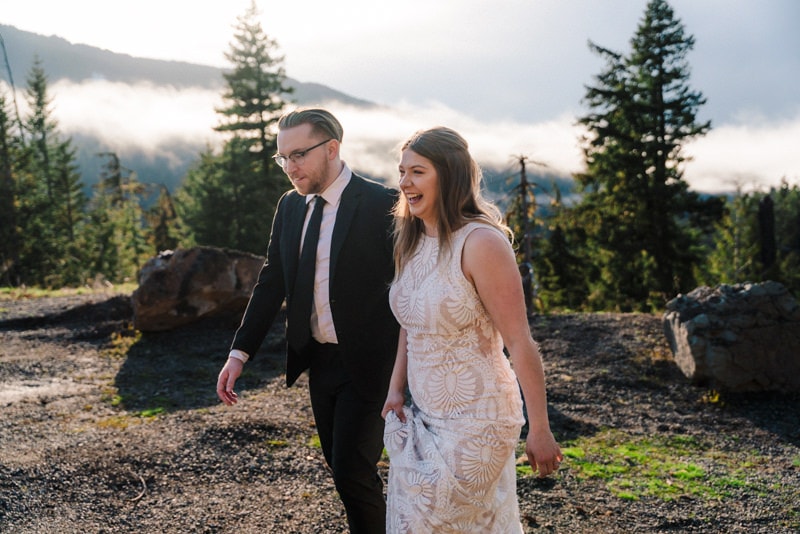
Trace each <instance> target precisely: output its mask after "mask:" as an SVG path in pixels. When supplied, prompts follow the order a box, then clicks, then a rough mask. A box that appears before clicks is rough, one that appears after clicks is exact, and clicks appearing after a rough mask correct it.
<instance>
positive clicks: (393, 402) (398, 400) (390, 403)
mask: <svg viewBox="0 0 800 534" xmlns="http://www.w3.org/2000/svg"><path fill="white" fill-rule="evenodd" d="M405 402H406V396H405V395H404V394H403V392H402V391H389V394H388V395H387V396H386V402H385V403H384V404H383V410H381V417H383V418H384V419H386V414H388V413H389V412H394V413H395V415H396V416H397V418H398V419H400V421H401V422H403V423H405V422H406V413H405V412H404V411H403V405H404V404H405Z"/></svg>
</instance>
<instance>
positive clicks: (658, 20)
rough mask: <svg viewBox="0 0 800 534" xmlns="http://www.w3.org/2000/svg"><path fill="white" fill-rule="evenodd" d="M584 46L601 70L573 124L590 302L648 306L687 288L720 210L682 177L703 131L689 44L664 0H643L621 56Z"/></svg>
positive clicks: (579, 217) (594, 305)
mask: <svg viewBox="0 0 800 534" xmlns="http://www.w3.org/2000/svg"><path fill="white" fill-rule="evenodd" d="M590 46H591V48H592V50H593V51H595V52H596V53H598V54H599V55H600V56H602V57H603V58H605V59H606V62H607V63H606V67H605V70H604V71H602V72H601V73H600V74H599V75H598V76H597V77H596V84H595V85H593V86H590V87H588V88H587V92H586V97H585V101H586V102H587V104H588V106H589V107H590V108H591V110H592V111H591V112H590V113H589V114H588V115H586V116H585V117H582V118H581V119H580V123H581V124H583V125H584V126H586V128H587V130H588V132H589V134H588V136H587V138H586V139H584V147H583V150H584V155H585V160H586V172H585V173H583V174H580V175H577V176H576V178H577V180H578V183H579V187H580V190H581V192H582V193H583V198H582V201H581V202H580V203H579V205H578V206H577V207H576V208H575V210H576V212H575V215H576V216H577V220H579V221H580V222H581V224H582V225H583V227H584V230H585V232H586V241H585V243H584V247H585V248H584V250H583V251H581V255H582V256H583V257H585V258H587V259H589V262H590V263H591V266H590V267H589V270H588V271H587V273H586V276H587V282H588V292H589V299H590V303H589V305H590V307H592V308H596V309H614V308H616V309H620V310H624V311H628V310H652V309H657V308H660V307H661V306H662V305H663V304H664V302H665V301H666V300H667V299H669V298H671V297H673V296H674V295H675V294H676V293H677V292H679V291H683V290H687V289H689V288H691V287H693V285H694V283H695V280H694V275H693V272H694V268H695V266H696V265H697V263H698V262H699V261H700V259H701V248H700V246H699V245H700V243H699V238H700V234H701V233H702V232H703V231H706V230H708V229H709V228H708V226H709V224H710V222H713V218H714V217H713V215H708V212H711V213H712V214H713V213H716V214H719V213H720V202H719V201H718V200H716V199H713V200H710V201H704V200H702V199H701V198H700V197H699V196H698V195H697V194H695V193H692V192H690V191H689V190H688V185H687V183H686V182H685V181H684V180H683V179H682V175H683V164H684V163H685V158H684V156H683V153H682V149H683V147H684V145H685V144H686V143H687V142H688V141H689V140H691V139H692V138H694V137H696V136H700V135H703V134H705V133H706V132H707V131H708V130H709V128H710V123H709V122H698V120H697V110H698V108H699V106H701V105H702V104H703V103H705V100H704V98H703V97H702V95H701V93H699V92H697V91H693V90H691V89H690V88H689V86H688V80H689V66H688V63H687V62H686V55H687V53H688V52H689V51H690V50H691V49H692V48H693V46H694V39H693V38H692V37H691V36H688V35H686V34H685V32H684V28H683V25H682V23H681V22H680V20H679V19H677V18H676V17H675V15H674V13H673V10H672V9H671V7H670V6H669V5H668V3H667V2H666V1H665V0H651V1H650V2H649V3H648V4H647V8H646V11H645V14H644V18H643V19H642V21H641V23H640V25H639V27H638V29H637V31H636V33H635V35H634V37H633V39H632V40H631V46H632V50H631V52H630V54H629V55H627V56H626V55H623V54H620V53H617V52H614V51H611V50H608V49H606V48H603V47H600V46H598V45H595V44H593V43H592V44H590ZM703 214H706V216H703V217H699V218H698V215H703ZM698 221H703V223H704V225H705V226H704V227H703V228H698V227H697V226H695V225H694V224H693V223H696V222H698Z"/></svg>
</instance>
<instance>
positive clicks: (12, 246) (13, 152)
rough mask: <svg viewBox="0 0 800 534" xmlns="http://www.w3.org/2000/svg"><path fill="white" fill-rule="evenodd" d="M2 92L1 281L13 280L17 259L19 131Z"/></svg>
mask: <svg viewBox="0 0 800 534" xmlns="http://www.w3.org/2000/svg"><path fill="white" fill-rule="evenodd" d="M7 108H8V105H7V103H6V99H5V95H3V93H2V92H0V283H1V284H3V285H12V284H13V276H12V273H13V269H14V266H15V265H16V263H17V261H18V260H19V233H18V229H17V206H16V202H15V199H16V191H15V187H14V162H15V161H17V158H18V154H19V147H18V140H19V137H18V136H19V134H20V133H21V132H18V133H17V134H16V135H15V133H14V128H13V124H14V122H13V121H12V119H11V116H10V115H9V113H8V109H7Z"/></svg>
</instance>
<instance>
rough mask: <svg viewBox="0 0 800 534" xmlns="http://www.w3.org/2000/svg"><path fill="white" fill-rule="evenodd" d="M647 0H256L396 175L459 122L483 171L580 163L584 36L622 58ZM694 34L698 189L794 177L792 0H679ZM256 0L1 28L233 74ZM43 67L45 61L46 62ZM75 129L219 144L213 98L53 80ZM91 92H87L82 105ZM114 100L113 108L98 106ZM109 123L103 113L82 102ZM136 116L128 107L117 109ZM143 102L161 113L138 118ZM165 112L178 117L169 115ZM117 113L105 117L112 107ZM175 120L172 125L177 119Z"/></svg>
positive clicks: (51, 18)
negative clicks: (438, 132) (408, 148)
mask: <svg viewBox="0 0 800 534" xmlns="http://www.w3.org/2000/svg"><path fill="white" fill-rule="evenodd" d="M646 3H647V0H405V1H404V2H401V3H383V2H378V1H375V0H339V1H337V2H329V1H320V0H292V2H286V1H283V2H275V1H267V0H258V1H257V7H258V10H259V11H260V13H261V15H260V19H259V20H260V21H261V24H262V27H263V29H264V31H265V32H266V33H267V35H269V37H271V38H272V39H274V40H275V42H276V44H277V49H278V52H279V53H280V54H282V55H283V56H284V66H285V68H286V73H287V75H288V76H290V77H291V78H294V79H297V80H300V81H303V82H316V83H321V84H324V85H327V86H329V87H332V88H334V89H336V90H339V91H342V92H345V93H347V94H349V95H351V96H355V97H358V98H361V99H365V100H369V101H372V102H375V103H378V104H382V105H383V107H382V108H381V109H379V110H377V111H372V112H369V113H365V112H363V111H358V110H354V109H348V108H344V107H340V108H336V109H333V111H334V112H335V113H336V114H337V116H339V118H340V120H341V121H342V123H343V124H344V127H345V142H344V144H343V147H342V153H343V155H344V157H345V159H346V160H347V161H348V163H350V164H351V166H353V167H354V168H357V169H361V170H364V171H365V172H371V173H374V174H379V175H383V176H388V175H391V176H394V175H395V174H396V170H395V169H396V162H397V154H396V146H397V145H398V143H400V142H402V141H403V140H404V139H405V138H407V137H408V136H409V135H410V134H411V133H413V132H414V131H415V130H417V129H420V128H428V127H431V126H436V125H445V126H450V127H452V128H454V129H456V130H458V131H459V132H460V133H462V135H464V137H465V138H466V139H467V140H468V141H469V143H470V147H471V150H472V152H473V155H474V156H475V157H476V159H477V160H478V162H479V163H481V164H484V165H492V166H495V167H497V168H507V169H508V171H509V173H511V172H513V171H514V170H515V165H517V162H518V159H519V156H525V157H527V158H529V159H530V161H531V162H532V164H536V165H539V164H540V166H541V169H540V170H542V171H543V172H554V173H561V174H566V173H572V172H579V171H580V170H582V163H583V162H582V157H581V152H580V148H579V138H580V135H581V134H582V131H581V130H580V129H579V128H578V127H577V126H576V124H575V121H576V118H577V117H578V116H580V115H581V114H585V113H586V112H587V111H588V108H587V107H586V106H585V104H584V102H583V101H582V98H583V96H584V94H585V87H586V85H590V84H592V83H593V82H594V76H596V75H597V74H599V73H600V72H601V70H602V69H603V67H604V63H603V60H602V58H600V57H598V56H597V55H595V54H593V53H592V52H591V51H590V50H589V47H588V43H589V42H590V41H591V42H594V43H596V44H598V45H600V46H603V47H605V48H609V49H612V50H616V51H619V52H622V53H627V52H629V51H630V39H631V37H632V36H633V35H634V33H635V31H636V29H637V26H638V24H639V23H640V21H641V19H642V16H643V14H644V11H645V8H646ZM669 4H670V5H671V6H672V8H673V10H674V11H675V14H676V16H677V18H678V19H680V20H681V21H682V22H683V24H684V26H685V30H686V32H687V33H688V34H689V35H692V36H693V37H694V38H695V47H694V49H693V50H692V51H691V52H690V53H689V55H688V56H687V61H688V63H689V65H690V67H691V78H690V82H689V83H690V87H691V88H692V89H694V90H698V91H700V92H702V94H703V95H704V96H705V98H706V99H707V103H706V104H705V105H704V106H702V107H701V108H700V110H699V115H698V119H699V120H702V121H704V120H710V121H711V125H712V130H711V132H710V133H709V134H707V135H706V136H704V137H702V138H699V139H697V140H695V141H693V142H691V143H690V144H688V145H687V146H686V149H685V151H686V154H687V155H688V156H690V157H691V158H692V160H691V161H689V162H688V163H687V164H686V166H685V173H684V177H685V179H686V180H687V181H688V182H689V184H690V186H691V187H692V188H693V189H695V190H698V191H704V192H719V191H723V190H727V191H730V190H732V189H734V188H737V187H738V188H741V189H743V190H749V189H755V188H760V189H764V188H768V187H770V186H776V185H779V183H780V181H781V179H782V178H785V179H786V180H788V182H789V183H791V184H795V183H800V32H798V31H797V28H796V26H797V23H798V21H800V1H797V0H671V1H670V2H669ZM249 5H250V0H226V1H224V2H221V1H218V0H215V1H210V0H158V1H156V0H137V2H108V1H107V0H71V1H70V2H64V1H62V0H25V1H14V0H0V23H3V24H9V25H12V26H15V27H17V28H19V29H21V30H26V31H32V32H36V33H40V34H43V35H57V36H59V37H63V38H65V39H67V40H68V41H70V42H73V43H81V44H88V45H91V46H96V47H100V48H104V49H107V50H111V51H113V52H119V53H125V54H129V55H132V56H137V57H146V58H154V59H166V60H179V61H189V62H192V63H199V64H205V65H214V66H220V67H226V66H228V63H227V61H226V59H225V57H224V52H225V51H226V50H227V49H228V48H229V46H230V43H231V42H232V40H233V35H234V32H235V30H234V27H235V25H236V22H237V18H238V17H241V16H242V15H244V13H245V12H246V10H247V8H248V6H249ZM45 68H46V66H45ZM52 92H53V94H54V95H55V103H56V105H55V113H56V116H57V118H58V119H59V121H60V124H61V126H62V128H64V129H65V130H67V131H75V132H77V131H81V130H87V129H98V131H100V129H102V128H106V129H107V130H106V131H105V132H102V131H101V133H104V134H105V135H107V136H109V137H115V138H118V140H119V142H120V143H125V142H128V143H129V142H132V141H133V142H137V143H141V144H143V145H145V144H148V143H150V144H152V147H153V150H157V148H158V146H159V144H160V143H159V142H160V141H161V140H164V139H171V138H176V137H194V138H196V137H198V136H205V137H207V138H208V139H209V140H210V139H211V137H212V136H213V133H212V131H211V128H212V127H213V126H214V125H215V124H216V116H215V113H214V111H213V109H214V106H217V105H219V103H220V102H219V95H217V94H210V93H208V92H206V93H204V92H202V91H177V90H174V89H170V88H157V87H152V86H137V87H130V86H121V85H119V84H110V83H107V82H103V81H102V80H98V81H95V82H90V83H87V84H82V85H80V86H77V85H75V84H67V83H60V84H55V86H54V87H53V88H52ZM87 98H88V100H87ZM103 106H105V109H103ZM98 109H99V110H100V111H99V112H97V111H94V113H95V115H96V116H98V117H99V118H102V119H103V120H102V123H101V122H100V121H94V120H93V117H92V115H91V113H93V111H90V110H98ZM126 109H127V110H129V112H128V113H127V114H126V113H125V111H124V110H126ZM142 109H149V110H155V111H152V112H151V113H148V114H142V113H141V110H142ZM167 114H170V120H163V119H164V117H165V115H167ZM110 116H113V117H115V120H116V121H117V122H116V123H115V122H114V120H111V121H110V120H109V117H110ZM176 119H177V120H176Z"/></svg>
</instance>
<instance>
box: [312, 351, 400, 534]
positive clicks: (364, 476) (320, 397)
mask: <svg viewBox="0 0 800 534" xmlns="http://www.w3.org/2000/svg"><path fill="white" fill-rule="evenodd" d="M310 350H311V351H312V353H311V354H312V359H311V366H310V369H309V392H310V394H311V409H312V410H313V412H314V420H315V422H316V425H317V432H318V433H319V440H320V444H321V445H322V452H323V454H324V455H325V461H326V462H327V463H328V466H329V467H330V468H331V470H332V471H333V481H334V483H335V485H336V490H337V491H338V492H339V496H340V497H341V499H342V502H343V503H344V508H345V511H346V512H347V522H348V525H349V527H350V533H351V534H376V533H377V534H380V533H383V532H385V531H386V501H385V499H384V496H383V481H382V480H381V478H380V476H379V475H378V468H377V463H378V460H380V457H381V452H382V451H383V426H384V421H383V418H382V417H381V409H382V408H383V400H381V401H380V402H375V401H373V402H367V401H365V400H364V399H363V398H362V397H361V396H360V395H359V394H358V392H357V391H356V389H355V387H353V383H352V380H351V378H350V375H349V373H348V372H347V370H346V369H345V366H344V363H343V361H342V357H341V354H340V353H339V349H338V347H337V346H336V345H321V344H319V343H317V342H315V341H312V342H311V347H310Z"/></svg>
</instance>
